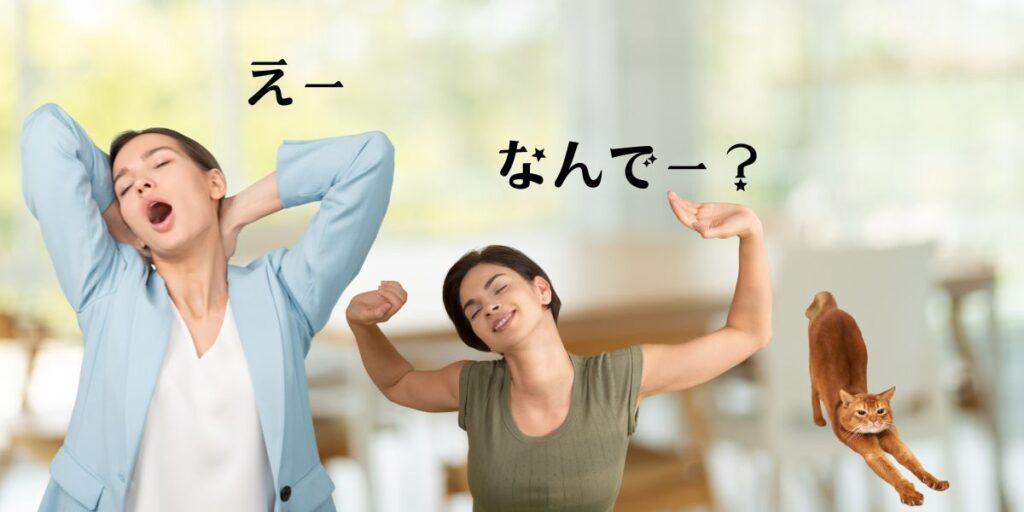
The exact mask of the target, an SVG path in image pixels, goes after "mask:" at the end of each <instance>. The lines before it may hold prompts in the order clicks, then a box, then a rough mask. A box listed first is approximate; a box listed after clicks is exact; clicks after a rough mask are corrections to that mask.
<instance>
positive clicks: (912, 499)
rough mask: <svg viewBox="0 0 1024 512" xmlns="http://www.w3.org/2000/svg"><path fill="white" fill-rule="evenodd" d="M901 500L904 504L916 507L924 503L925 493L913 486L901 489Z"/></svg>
mask: <svg viewBox="0 0 1024 512" xmlns="http://www.w3.org/2000/svg"><path fill="white" fill-rule="evenodd" d="M900 501H901V502H902V503H903V504H904V505H910V506H912V507H916V506H918V505H924V495H923V494H921V493H919V492H917V489H914V487H913V486H910V487H907V488H906V489H903V490H901V491H900Z"/></svg>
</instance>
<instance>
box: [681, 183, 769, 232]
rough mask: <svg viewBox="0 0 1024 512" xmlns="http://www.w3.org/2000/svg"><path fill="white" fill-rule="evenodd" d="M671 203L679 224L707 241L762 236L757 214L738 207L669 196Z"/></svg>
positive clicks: (730, 204) (733, 204)
mask: <svg viewBox="0 0 1024 512" xmlns="http://www.w3.org/2000/svg"><path fill="white" fill-rule="evenodd" d="M668 202H669V205H670V206H671V207H672V212H673V213H675V214H676V218H678V219H679V222H682V223H683V225H684V226H686V227H688V228H690V229H692V230H694V231H696V232H697V233H698V234H700V236H702V237H704V238H730V237H733V236H739V237H740V238H745V237H747V236H750V235H760V234H761V233H762V227H761V220H760V219H758V218H757V215H755V214H754V211H753V210H751V209H750V208H749V207H746V206H744V205H742V204H735V203H697V202H694V201H690V200H688V199H683V198H681V197H679V196H678V195H676V193H675V192H669V193H668Z"/></svg>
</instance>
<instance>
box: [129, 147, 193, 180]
mask: <svg viewBox="0 0 1024 512" xmlns="http://www.w3.org/2000/svg"><path fill="white" fill-rule="evenodd" d="M161 149H169V150H171V151H174V152H175V153H177V151H175V150H174V148H172V147H170V146H157V147H155V148H153V149H150V150H149V151H146V152H145V153H143V154H142V159H143V160H145V159H147V158H149V157H150V156H152V155H153V153H156V152H157V151H160V150H161ZM126 172H128V168H127V167H122V168H121V170H120V171H117V174H116V175H114V183H117V180H119V179H121V176H122V175H124V173H126Z"/></svg>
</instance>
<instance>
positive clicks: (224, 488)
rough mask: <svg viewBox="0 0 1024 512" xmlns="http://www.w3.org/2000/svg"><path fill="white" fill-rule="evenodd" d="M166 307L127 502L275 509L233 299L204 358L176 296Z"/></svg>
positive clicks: (135, 506) (152, 507) (152, 506)
mask: <svg viewBox="0 0 1024 512" xmlns="http://www.w3.org/2000/svg"><path fill="white" fill-rule="evenodd" d="M171 309H172V310H173V311H174V319H173V320H172V322H171V334H170V339H169V340H168V345H167V352H166V354H165V355H164V360H163V366H162V368H161V370H160V377H159V379H158V381H157V385H156V389H155V390H154V391H153V398H152V400H151V401H150V404H149V411H148V413H147V415H146V425H145V428H144V430H143V433H142V441H141V443H142V444H141V446H140V447H139V454H138V459H137V460H136V463H135V470H134V472H133V474H132V479H131V481H130V483H129V487H128V495H127V497H126V508H127V510H129V511H145V512H150V511H161V510H272V509H273V506H274V482H273V477H272V475H271V471H270V463H269V462H268V459H267V451H266V448H265V445H264V443H263V433H262V431H261V430H260V421H259V414H258V412H257V409H256V399H255V397H254V395H253V390H252V380H251V379H250V376H249V368H248V364H247V363H246V360H245V353H244V352H243V351H242V343H241V340H240V339H239V336H238V329H237V328H236V326H235V322H234V316H233V315H232V313H231V304H230V302H229V303H228V305H227V307H226V308H225V310H224V323H223V325H222V326H221V330H220V333H218V334H217V339H216V341H214V343H213V346H211V347H210V348H209V349H207V351H206V353H204V354H203V356H202V357H201V358H200V357H198V356H197V354H196V349H195V345H194V343H193V341H192V336H191V334H190V333H189V330H188V326H187V325H186V324H185V320H184V318H182V316H181V313H180V312H179V311H178V309H177V308H176V307H175V306H174V303H173V302H171Z"/></svg>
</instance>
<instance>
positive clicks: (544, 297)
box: [533, 276, 551, 306]
mask: <svg viewBox="0 0 1024 512" xmlns="http://www.w3.org/2000/svg"><path fill="white" fill-rule="evenodd" d="M533 285H534V286H536V287H537V289H538V290H540V303H541V304H543V305H545V306H547V305H550V304H551V283H549V282H548V281H547V279H544V278H543V277H541V276H534V277H533Z"/></svg>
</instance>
